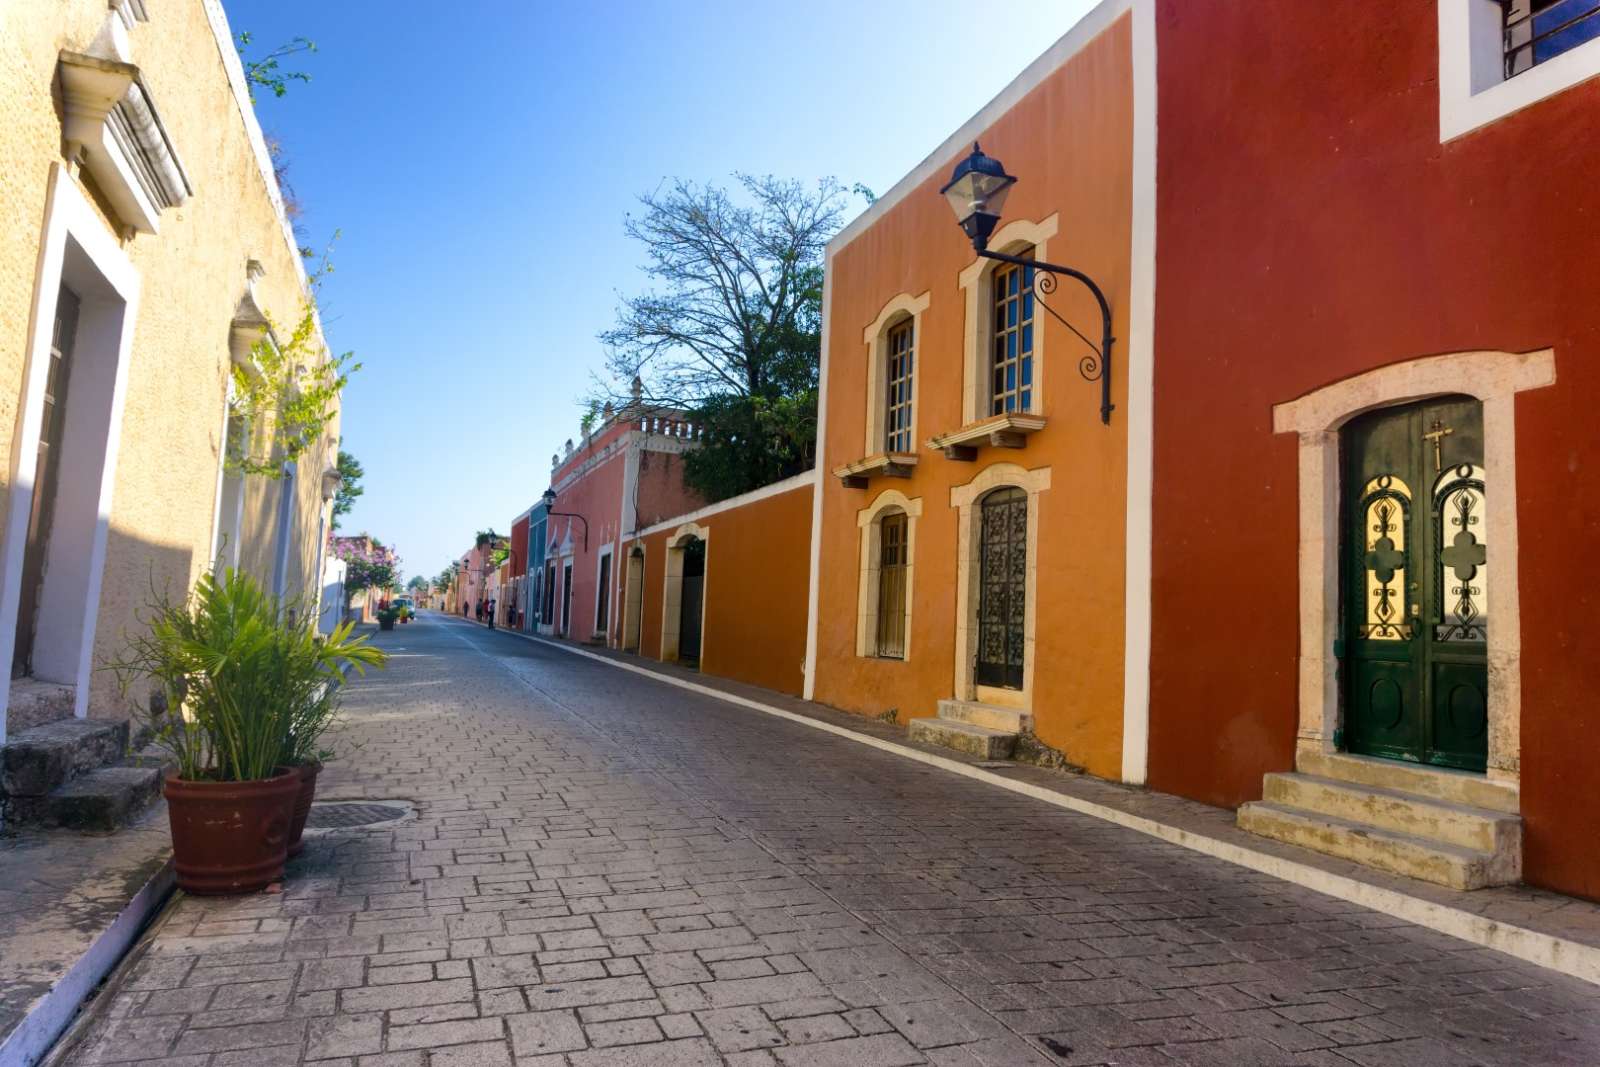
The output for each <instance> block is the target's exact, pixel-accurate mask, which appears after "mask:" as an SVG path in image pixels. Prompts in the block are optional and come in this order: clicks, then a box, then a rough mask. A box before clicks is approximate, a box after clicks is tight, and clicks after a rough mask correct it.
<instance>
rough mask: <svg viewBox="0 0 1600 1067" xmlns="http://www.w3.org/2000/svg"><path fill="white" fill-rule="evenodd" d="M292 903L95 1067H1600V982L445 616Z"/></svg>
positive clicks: (172, 931) (331, 793)
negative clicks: (360, 810)
mask: <svg viewBox="0 0 1600 1067" xmlns="http://www.w3.org/2000/svg"><path fill="white" fill-rule="evenodd" d="M380 643H381V644H383V645H384V646H386V647H387V648H389V649H390V650H391V651H392V652H393V653H394V658H393V659H392V660H391V663H390V667H389V669H388V670H387V671H384V672H380V673H376V674H373V675H369V676H368V677H367V678H366V679H364V680H361V681H358V682H356V683H355V684H354V685H353V686H352V687H351V689H350V691H349V698H348V701H347V710H348V714H349V719H350V727H349V729H348V730H347V731H346V732H345V733H344V734H343V735H341V736H339V737H337V738H336V739H335V742H334V743H335V744H336V745H337V746H338V747H339V748H340V749H341V750H342V752H343V758H342V759H340V760H339V761H338V762H336V763H334V764H333V765H332V766H331V768H330V770H329V771H328V772H327V773H326V774H325V775H324V777H323V781H322V787H321V793H320V796H319V799H323V800H327V799H334V798H341V799H364V800H382V799H391V798H393V799H405V800H409V801H411V802H412V803H414V804H415V806H416V809H417V817H416V819H415V820H413V821H408V822H404V823H400V824H396V825H394V826H390V827H380V828H375V829H371V830H364V831H363V830H350V831H334V832H331V833H328V834H325V835H322V836H319V837H316V838H314V839H312V840H311V842H310V845H309V847H308V849H307V851H306V853H305V855H304V856H303V857H302V858H301V859H299V860H298V861H296V862H295V863H292V864H291V865H290V873H289V877H288V878H287V880H286V881H285V883H284V891H283V892H282V894H281V895H256V896H252V897H247V898H242V899H232V900H226V899H217V900H205V899H200V898H193V897H191V898H186V899H183V900H182V901H181V903H179V904H178V905H177V906H176V907H175V908H174V909H173V910H172V911H171V912H170V913H169V915H168V917H167V918H166V921H165V923H164V925H162V926H161V927H160V928H159V930H158V932H157V933H156V935H155V936H154V937H153V939H152V940H151V941H150V942H149V944H148V945H147V946H146V947H145V948H144V949H142V950H141V951H140V952H139V953H136V955H135V956H134V957H133V958H132V959H131V960H130V962H129V963H128V964H127V965H125V967H124V969H123V970H122V972H120V973H119V974H118V975H117V976H116V977H115V978H114V979H113V981H112V984H111V985H110V986H109V987H108V988H107V991H106V993H104V994H103V996H102V1001H101V1003H100V1004H99V1005H98V1007H97V1012H98V1015H97V1017H96V1019H95V1020H94V1021H93V1022H92V1024H91V1025H90V1027H89V1029H88V1031H87V1033H85V1034H83V1035H82V1039H81V1040H80V1041H79V1042H78V1043H77V1044H76V1045H75V1046H73V1047H72V1048H71V1049H70V1051H69V1052H68V1055H67V1062H69V1063H73V1064H84V1065H87V1064H107V1063H130V1062H131V1063H167V1064H173V1065H182V1067H224V1065H234V1064H239V1065H251V1067H273V1065H277V1064H301V1063H308V1064H309V1063H316V1064H327V1065H329V1067H334V1065H338V1067H469V1065H482V1067H490V1065H510V1064H516V1065H519V1067H531V1065H538V1067H556V1065H565V1067H593V1065H618V1067H626V1065H632V1064H648V1065H650V1067H672V1065H678V1064H702V1063H703V1064H716V1063H729V1064H741V1065H757V1064H774V1063H778V1064H792V1065H800V1064H808V1065H819V1067H821V1065H838V1067H892V1065H898V1064H920V1063H932V1064H1078V1065H1094V1064H1123V1065H1150V1064H1162V1065H1172V1064H1193V1065H1209V1064H1221V1065H1227V1067H1250V1065H1257V1064H1262V1065H1267V1064H1274V1065H1300V1067H1348V1065H1350V1064H1362V1065H1387V1064H1403V1065H1405V1067H1426V1065H1430V1064H1450V1065H1469V1064H1506V1065H1510V1064H1518V1065H1539V1064H1573V1065H1592V1064H1594V1063H1597V1062H1600V989H1597V988H1595V987H1593V986H1590V985H1587V984H1585V983H1583V982H1580V981H1578V980H1575V979H1570V978H1566V977H1564V976H1561V975H1559V974H1556V973H1554V972H1547V971H1543V970H1541V969H1539V968H1537V967H1533V966H1531V965H1527V964H1523V963H1520V962H1518V961H1516V960H1513V959H1511V958H1509V957H1506V956H1502V955H1498V954H1496V953H1493V952H1490V951H1487V950H1484V949H1480V948H1477V947H1475V946H1472V945H1468V944H1466V943H1463V942H1460V941H1456V940H1453V939H1451V938H1449V937H1445V936H1443V935H1440V934H1436V933H1433V932H1431V931H1428V930H1425V929H1421V928H1418V927H1415V926H1411V925H1408V924H1405V923H1401V922H1399V921H1397V920H1395V919H1393V918H1390V917H1388V916H1385V915H1382V914H1378V913H1375V912H1371V911H1367V910H1364V909H1361V908H1359V907H1356V906H1354V905H1351V904H1346V903H1343V902H1340V901H1337V900H1333V899H1331V898H1325V897H1322V896H1320V895H1318V894H1315V893H1312V892H1310V891H1306V890H1301V889H1298V888H1295V887H1292V886H1289V885H1287V884H1285V883H1282V882H1279V881H1276V880H1274V879H1272V878H1269V877H1266V876H1263V875H1259V874H1254V873H1252V872H1249V871H1245V870H1242V869H1240V868H1237V867H1233V866H1230V865H1228V864H1225V863H1222V862H1220V861H1217V860H1212V859H1209V858H1207V857H1204V856H1200V855H1197V854H1195V853H1193V852H1189V851H1186V850H1184V849H1181V848H1178V847H1176V846H1172V845H1168V844H1165V843H1163V842H1160V841H1157V840H1155V839H1153V838H1149V837H1145V836H1142V835H1140V834H1137V833H1134V832H1131V831H1128V830H1125V829H1122V828H1119V827H1116V826H1113V825H1110V824H1108V823H1104V822H1100V821H1097V820H1094V819H1091V818H1088V817H1085V816H1080V815H1076V814H1073V813H1070V812H1066V811H1062V810H1059V809H1056V808H1053V807H1051V806H1048V805H1046V804H1044V803H1041V802H1037V801H1034V800H1031V799H1028V798H1025V797H1020V796H1016V795H1013V794H1010V793H1006V792H1003V791H1000V790H996V789H992V788H990V787H987V786H985V785H983V784H982V783H977V782H972V781H968V780H966V779H962V778H959V777H956V776H953V775H950V774H948V773H945V772H943V771H940V770H938V769H935V768H930V767H926V766H923V765H920V764H917V763H914V762H911V761H907V760H903V759H899V758H896V757H895V756H893V755H891V754H888V753H884V752H880V751H876V750H873V749H870V748H867V747H864V746H861V745H857V744H853V743H851V742H849V741H848V740H845V739H841V738H838V737H835V736H831V735H828V734H825V733H821V732H818V731H815V730H811V729H807V728H805V727H803V726H800V725H796V724H794V723H790V722H785V721H782V720H779V719H775V718H771V717H768V716H764V715H761V714H759V713H756V712H752V711H750V710H746V709H742V708H738V707H733V706H730V705H728V704H725V703H722V702H719V701H716V700H714V699H711V698H708V697H702V696H699V695H695V694H692V693H689V692H685V691H683V690H681V689H678V688H674V687H671V686H669V685H666V684H663V683H661V682H657V681H654V680H651V679H648V678H643V677H639V676H636V675H634V674H631V673H628V672H625V671H619V670H617V669H615V668H613V667H610V666H607V665H605V664H602V663H596V662H593V661H591V660H587V659H583V658H580V657H576V656H573V655H570V654H568V653H565V652H562V651H559V650H554V649H549V648H545V647H542V646H540V645H538V644H535V643H532V642H529V641H526V640H524V639H520V638H518V637H516V636H513V635H507V634H503V633H490V632H487V631H484V630H480V629H477V628H475V627H472V626H469V625H467V624H464V623H462V622H459V621H455V620H447V619H444V618H443V617H441V616H439V615H436V614H429V615H426V616H424V618H423V619H422V621H420V622H418V623H417V624H415V625H410V626H405V627H402V628H400V629H399V630H397V631H396V632H393V633H385V634H382V635H381V639H380Z"/></svg>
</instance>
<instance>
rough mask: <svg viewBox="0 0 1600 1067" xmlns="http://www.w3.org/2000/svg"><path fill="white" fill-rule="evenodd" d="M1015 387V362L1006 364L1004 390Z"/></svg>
mask: <svg viewBox="0 0 1600 1067" xmlns="http://www.w3.org/2000/svg"><path fill="white" fill-rule="evenodd" d="M1016 387H1017V365H1016V364H1015V363H1012V364H1008V365H1007V366H1006V392H1008V393H1009V392H1011V390H1013V389H1015V388H1016Z"/></svg>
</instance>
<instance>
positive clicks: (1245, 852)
mask: <svg viewBox="0 0 1600 1067" xmlns="http://www.w3.org/2000/svg"><path fill="white" fill-rule="evenodd" d="M445 618H448V619H450V620H452V621H455V616H454V615H446V616H445ZM460 621H461V622H463V623H467V620H465V619H463V620H460ZM469 625H470V624H469ZM478 628H479V629H483V628H482V627H478ZM496 632H498V633H504V634H509V635H510V636H513V637H520V638H522V639H523V640H525V641H530V642H532V643H534V644H536V645H542V646H544V647H547V648H552V649H556V650H558V651H561V652H566V653H568V654H570V655H573V656H581V657H582V658H584V659H589V660H594V661H595V662H596V663H603V664H605V665H606V666H608V667H614V668H616V669H617V670H622V671H631V672H632V673H634V674H639V675H643V676H644V677H646V678H653V679H655V680H656V681H658V682H662V683H665V684H667V685H673V686H677V687H678V688H679V689H685V690H688V691H689V692H691V693H699V694H700V695H702V696H708V697H712V698H714V699H716V700H721V701H723V702H724V703H728V704H733V705H736V706H738V707H742V708H748V709H750V710H752V711H759V712H761V713H763V714H765V715H772V716H776V717H777V718H780V719H787V720H789V721H790V722H794V723H799V724H800V725H801V726H808V727H810V728H812V729H813V730H821V731H823V732H824V733H830V734H835V735H837V736H839V737H843V738H846V739H848V740H850V741H854V742H856V743H857V744H862V745H867V746H869V747H871V748H876V749H880V750H882V751H884V752H891V753H893V754H895V755H897V756H901V757H903V758H905V759H910V760H915V761H916V762H918V763H924V764H927V765H928V766H930V767H938V768H939V769H941V770H945V771H949V772H950V773H952V774H959V775H961V776H963V777H965V778H971V779H973V780H975V781H979V782H985V783H987V784H989V785H992V786H997V787H999V788H1001V789H1005V790H1009V791H1010V792H1012V793H1020V794H1021V795H1023V796H1027V797H1032V798H1033V799H1035V800H1042V801H1044V802H1045V803H1046V804H1052V805H1054V806H1056V807H1058V808H1065V809H1067V810H1068V811H1075V812H1077V813H1078V814H1080V815H1088V816H1090V817H1091V818H1095V819H1101V820H1103V821H1105V822H1109V823H1114V824H1116V825H1118V826H1121V827H1124V828H1126V829H1129V830H1133V831H1136V832H1138V833H1141V834H1146V835H1148V836H1150V837H1155V838H1159V839H1160V840H1162V841H1166V842H1168V843H1170V844H1174V845H1178V846H1180V847H1182V848H1186V849H1189V850H1191V851H1194V852H1199V853H1201V854H1203V855H1206V856H1211V857H1212V858H1214V859H1220V860H1223V861H1225V862H1227V863H1232V864H1234V865H1235V866H1239V867H1244V868H1247V869H1249V870H1252V871H1258V872H1260V873H1261V874H1267V875H1271V876H1272V877H1274V878H1277V879H1280V880H1282V881H1285V882H1289V883H1291V884H1293V885H1298V886H1301V887H1303V888H1305V889H1310V890H1313V891H1314V892H1317V893H1321V894H1323V895H1324V896H1329V897H1333V898H1335V899H1337V900H1344V901H1348V902H1349V903H1352V904H1359V905H1360V906H1362V907H1364V908H1368V909H1371V910H1372V911H1377V912H1382V913H1384V914H1387V915H1393V916H1394V917H1396V918H1399V919H1404V920H1406V921H1407V922H1410V923H1414V924H1416V925H1417V926H1422V927H1426V928H1427V929H1430V930H1436V931H1438V932H1439V933H1442V934H1448V935H1450V936H1451V937H1455V938H1459V939H1461V940H1462V941H1467V942H1471V943H1472V944H1475V945H1481V946H1483V947H1484V948H1489V949H1493V950H1495V951H1496V952H1503V953H1505V954H1506V955H1508V956H1515V957H1516V958H1517V959H1520V960H1526V961H1527V962H1529V963H1533V964H1537V965H1538V966H1540V967H1545V968H1548V969H1550V970H1552V971H1559V972H1561V973H1562V974H1566V975H1571V976H1572V977H1574V978H1579V979H1582V980H1583V981H1585V982H1592V983H1594V984H1596V985H1600V947H1596V946H1593V945H1585V944H1583V943H1581V942H1578V941H1571V940H1568V939H1567V938H1563V937H1557V936H1555V935H1554V934H1546V933H1541V932H1539V931H1537V930H1530V929H1528V928H1527V927H1524V926H1514V925H1512V924H1510V923H1504V922H1500V921H1498V920H1496V919H1490V918H1486V917H1484V916H1482V915H1475V914H1473V913H1472V912H1470V911H1464V910H1462V909H1460V908H1454V907H1451V906H1450V905H1448V904H1440V903H1437V902H1435V901H1431V900H1423V899H1422V898H1421V897H1413V896H1410V895H1408V894H1406V893H1401V892H1399V891H1397V890H1393V889H1386V888H1384V887H1382V886H1376V885H1371V884H1369V883H1367V882H1363V881H1360V880H1358V879H1355V878H1349V877H1346V876H1345V875H1342V874H1335V873H1333V872H1332V871H1325V870H1323V869H1322V868H1320V867H1314V866H1312V865H1311V864H1308V863H1301V862H1299V861H1297V860H1292V859H1288V858H1287V857H1284V856H1274V855H1272V854H1270V853H1266V852H1258V851H1256V850H1255V849H1250V848H1245V847H1244V846H1242V845H1236V844H1234V843H1233V842H1231V841H1223V840H1221V839H1219V838H1215V837H1210V836H1208V835H1206V834H1201V833H1196V832H1194V831H1192V830H1185V829H1183V828H1182V827H1179V826H1172V825H1169V824H1167V823H1163V822H1157V821H1156V820H1154V819H1148V818H1145V817H1144V816H1142V815H1133V814H1130V813H1128V812H1125V811H1119V810H1117V809H1116V808H1112V807H1108V806H1106V805H1104V804H1097V803H1095V802H1094V801H1092V800H1084V799H1082V798H1081V797H1075V796H1071V795H1069V794H1066V793H1058V792H1056V791H1055V790H1053V789H1047V788H1045V787H1044V786H1040V785H1034V784H1033V783H1031V782H1020V781H1015V780H1013V779H1010V778H1006V777H1003V776H1001V775H998V774H994V773H993V772H990V771H986V770H983V769H982V768H980V767H974V766H972V765H971V764H967V763H962V762H960V761H959V760H953V759H948V758H946V757H944V756H938V755H935V754H933V753H931V752H923V751H921V750H920V749H915V748H911V747H909V746H906V745H902V744H898V743H896V742H894V741H886V740H884V739H883V738H879V737H873V736H871V735H870V734H861V733H857V732H855V731H854V730H851V729H849V728H847V727H844V726H836V725H834V724H833V723H829V722H823V721H821V720H819V719H813V718H810V717H808V716H805V715H798V714H796V713H794V712H792V711H786V710H784V709H783V708H779V707H775V706H773V705H771V704H764V703H762V702H761V701H759V700H752V699H750V698H749V697H744V696H740V695H738V694H737V693H729V692H725V691H723V690H721V689H716V688H714V687H712V686H708V685H701V684H699V683H698V682H691V681H687V680H685V679H682V678H674V677H672V676H671V675H668V674H662V673H660V672H658V671H653V670H650V669H649V668H647V667H640V666H636V665H635V664H632V663H623V662H620V661H618V660H615V659H612V658H611V657H610V656H602V655H599V654H597V653H594V652H590V651H588V650H587V649H582V648H577V647H574V646H572V645H569V644H567V643H565V642H562V641H552V640H548V639H546V638H543V637H539V636H536V635H533V634H525V633H522V632H520V631H518V630H503V629H499V628H498V627H497V628H496Z"/></svg>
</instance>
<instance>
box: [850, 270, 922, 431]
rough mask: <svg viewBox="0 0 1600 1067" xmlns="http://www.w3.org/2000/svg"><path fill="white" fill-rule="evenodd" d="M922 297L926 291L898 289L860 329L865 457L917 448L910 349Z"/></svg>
mask: <svg viewBox="0 0 1600 1067" xmlns="http://www.w3.org/2000/svg"><path fill="white" fill-rule="evenodd" d="M928 301H929V295H928V294H927V293H923V294H922V295H921V296H912V295H910V294H909V293H901V294H899V295H898V296H896V297H894V298H893V299H891V300H890V301H889V302H888V303H886V304H884V305H883V309H882V310H881V311H879V312H878V317H877V318H876V319H874V320H873V321H872V323H871V324H870V325H869V326H867V327H866V329H865V330H863V331H862V334H861V340H862V341H863V342H864V343H865V344H866V346H867V381H866V386H867V388H866V394H867V412H866V429H867V433H866V441H865V446H866V452H865V455H868V456H875V455H878V454H879V453H884V454H888V455H905V454H908V453H914V452H916V450H917V418H916V414H917V412H916V350H917V344H918V341H919V340H920V338H921V336H922V329H921V322H922V313H923V312H924V311H926V310H927V308H928Z"/></svg>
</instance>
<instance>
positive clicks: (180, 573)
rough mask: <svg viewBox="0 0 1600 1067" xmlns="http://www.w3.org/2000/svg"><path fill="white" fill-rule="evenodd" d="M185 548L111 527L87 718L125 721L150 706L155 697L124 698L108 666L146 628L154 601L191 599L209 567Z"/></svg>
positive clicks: (136, 694) (144, 694)
mask: <svg viewBox="0 0 1600 1067" xmlns="http://www.w3.org/2000/svg"><path fill="white" fill-rule="evenodd" d="M197 555H198V554H197V553H196V551H195V550H194V549H193V548H192V547H190V546H186V545H175V544H162V543H160V542H156V541H151V540H148V539H146V538H143V537H138V536H135V535H133V534H130V533H127V532H126V531H123V530H118V529H116V528H114V527H113V528H112V530H111V533H110V536H109V538H108V539H107V544H106V563H105V571H104V573H103V575H102V577H101V583H100V614H99V619H98V621H97V622H96V625H95V637H94V662H93V664H92V669H91V671H90V681H89V716H90V717H91V718H96V719H126V718H128V717H129V716H130V715H131V714H132V713H133V711H134V705H135V704H137V705H138V706H140V707H143V708H148V707H149V706H150V697H151V693H150V692H149V691H148V686H146V687H145V691H137V690H136V691H131V692H129V693H128V695H127V697H126V698H124V697H123V696H122V694H121V693H120V692H119V691H118V689H117V679H116V677H115V675H113V674H112V672H111V671H109V670H106V669H105V664H106V663H107V662H108V661H110V660H114V659H116V658H117V657H118V656H120V655H122V653H123V652H124V651H125V650H126V648H127V645H128V638H129V636H131V635H132V634H135V633H139V632H141V631H143V630H145V629H146V624H145V619H146V618H147V617H148V615H149V605H150V603H151V601H152V599H153V598H155V597H158V596H161V595H163V594H166V595H170V596H171V597H172V598H173V599H174V600H176V599H179V598H182V597H184V596H186V595H187V593H188V591H189V589H190V587H191V586H192V584H193V582H194V579H195V578H197V577H198V576H199V574H200V572H201V570H202V569H203V568H204V567H205V566H206V561H205V559H204V556H203V555H199V557H198V558H197Z"/></svg>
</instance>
